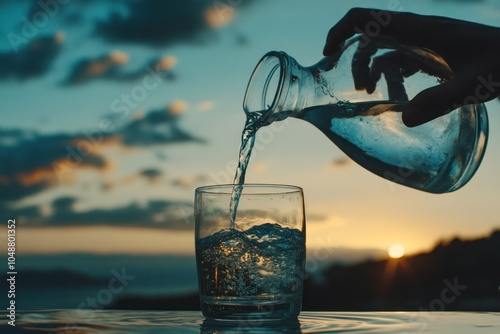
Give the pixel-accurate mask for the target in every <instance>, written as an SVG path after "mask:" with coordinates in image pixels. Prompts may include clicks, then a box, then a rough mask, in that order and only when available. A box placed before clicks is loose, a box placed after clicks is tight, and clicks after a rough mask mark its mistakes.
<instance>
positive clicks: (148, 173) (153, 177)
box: [139, 168, 163, 183]
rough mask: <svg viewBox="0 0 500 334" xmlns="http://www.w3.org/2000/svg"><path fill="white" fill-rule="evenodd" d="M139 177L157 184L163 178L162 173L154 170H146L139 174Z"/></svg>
mask: <svg viewBox="0 0 500 334" xmlns="http://www.w3.org/2000/svg"><path fill="white" fill-rule="evenodd" d="M139 175H140V176H142V177H144V178H146V179H147V180H148V181H149V182H151V183H156V182H158V181H159V180H160V179H161V177H162V176H163V172H162V171H161V170H159V169H156V168H147V169H143V170H141V171H140V172H139Z"/></svg>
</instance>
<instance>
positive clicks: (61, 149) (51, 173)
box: [0, 101, 204, 202]
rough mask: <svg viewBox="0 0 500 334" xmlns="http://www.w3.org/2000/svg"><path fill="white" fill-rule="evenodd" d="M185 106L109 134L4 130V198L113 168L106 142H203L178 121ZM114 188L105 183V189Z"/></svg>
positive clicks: (0, 156)
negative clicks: (82, 173) (106, 153)
mask: <svg viewBox="0 0 500 334" xmlns="http://www.w3.org/2000/svg"><path fill="white" fill-rule="evenodd" d="M186 107H187V104H186V103H185V102H183V101H177V102H175V103H173V104H171V105H169V106H168V107H166V108H161V109H157V110H152V111H149V112H148V113H145V114H144V115H142V116H140V117H139V116H138V117H134V118H133V119H131V120H130V121H129V122H128V123H126V124H124V125H123V126H121V127H116V130H115V131H114V132H109V133H102V132H100V133H91V134H88V133H87V132H86V131H82V133H76V134H65V133H55V134H39V133H37V132H35V131H27V130H21V129H1V128H0V161H2V164H0V202H1V201H9V202H12V201H17V200H20V199H22V198H24V197H27V196H30V195H34V194H36V193H39V192H41V191H43V190H45V189H48V188H51V187H54V186H56V185H58V184H60V183H61V182H66V181H68V180H71V179H72V178H73V177H74V176H75V175H76V172H77V171H79V170H82V169H86V168H90V169H93V170H97V171H105V170H109V169H110V168H111V167H112V166H113V164H112V161H111V160H110V159H107V158H106V157H105V156H104V154H103V148H105V147H106V145H111V144H114V145H116V144H118V145H121V146H124V147H127V146H140V147H149V146H151V145H164V144H176V143H186V142H198V143H203V142H204V141H203V140H202V139H200V138H197V137H195V136H193V135H191V134H190V133H189V132H187V131H185V130H183V129H182V128H181V127H180V126H179V124H178V123H179V119H180V118H181V114H182V111H183V110H184V109H185V108H186ZM140 176H142V177H146V178H147V179H148V180H149V181H150V182H157V181H158V180H159V178H160V177H161V171H159V170H154V169H147V170H143V171H141V172H140ZM112 186H113V184H104V185H103V190H106V189H110V188H112Z"/></svg>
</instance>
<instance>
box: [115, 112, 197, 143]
mask: <svg viewBox="0 0 500 334" xmlns="http://www.w3.org/2000/svg"><path fill="white" fill-rule="evenodd" d="M179 108H180V107H179V106H173V105H171V106H168V107H167V108H164V109H157V110H152V111H150V112H149V113H147V114H146V115H144V117H137V118H135V119H133V120H132V121H131V122H130V123H128V124H127V125H126V126H124V127H123V128H122V129H121V130H119V131H118V132H117V134H119V135H121V136H122V141H123V144H124V145H128V146H149V145H152V144H170V143H181V142H204V141H203V140H201V139H199V138H197V137H194V136H192V135H191V134H189V133H188V132H186V131H184V130H182V129H181V128H180V127H179V124H178V120H179V117H180V115H179V114H180V111H179Z"/></svg>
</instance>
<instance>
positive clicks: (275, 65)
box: [243, 51, 314, 124]
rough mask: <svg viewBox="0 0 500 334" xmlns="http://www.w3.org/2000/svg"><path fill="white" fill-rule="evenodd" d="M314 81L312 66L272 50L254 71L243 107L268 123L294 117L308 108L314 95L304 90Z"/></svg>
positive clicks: (246, 111) (250, 113)
mask: <svg viewBox="0 0 500 334" xmlns="http://www.w3.org/2000/svg"><path fill="white" fill-rule="evenodd" d="M313 82H314V78H313V73H312V72H311V70H310V68H305V67H302V66H300V65H299V64H298V63H297V61H296V60H295V59H294V58H292V57H290V56H289V55H287V54H286V53H285V52H277V51H272V52H269V53H267V54H266V55H264V57H262V59H261V60H260V61H259V63H258V64H257V66H256V67H255V69H254V71H253V73H252V76H251V78H250V81H249V83H248V86H247V90H246V93H245V98H244V100H243V110H244V111H245V113H246V114H247V115H249V116H251V115H255V113H258V114H259V116H260V117H262V118H263V119H265V121H264V122H263V123H266V124H270V123H272V122H274V121H277V120H283V119H285V118H287V117H289V116H292V117H293V116H295V115H296V114H297V113H298V112H300V111H301V110H302V109H304V108H306V107H307V104H308V98H309V97H310V96H311V94H308V93H306V92H305V90H306V89H307V90H309V89H311V87H313V85H311V84H312V83H313Z"/></svg>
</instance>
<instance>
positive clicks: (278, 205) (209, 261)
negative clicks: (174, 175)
mask: <svg viewBox="0 0 500 334" xmlns="http://www.w3.org/2000/svg"><path fill="white" fill-rule="evenodd" d="M234 188H235V185H214V186H206V187H200V188H198V189H196V192H195V229H196V233H195V248H196V262H197V267H198V282H199V290H200V303H201V310H202V313H203V315H204V316H205V317H206V318H207V319H214V320H242V319H244V320H258V321H266V320H285V319H293V318H296V317H297V316H298V315H299V313H300V308H301V304H302V287H303V278H304V261H305V210H304V197H303V192H302V189H301V188H299V187H296V186H289V185H267V184H245V185H243V189H242V192H241V196H240V198H239V204H238V211H237V214H236V219H235V222H234V226H233V227H231V224H230V200H231V194H232V191H233V189H234Z"/></svg>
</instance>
